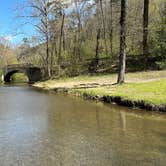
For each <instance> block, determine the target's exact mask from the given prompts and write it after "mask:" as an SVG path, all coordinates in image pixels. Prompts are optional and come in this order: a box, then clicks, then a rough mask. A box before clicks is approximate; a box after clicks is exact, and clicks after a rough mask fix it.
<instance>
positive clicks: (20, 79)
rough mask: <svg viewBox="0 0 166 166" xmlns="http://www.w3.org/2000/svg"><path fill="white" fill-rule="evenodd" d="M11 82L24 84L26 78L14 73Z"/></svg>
mask: <svg viewBox="0 0 166 166" xmlns="http://www.w3.org/2000/svg"><path fill="white" fill-rule="evenodd" d="M12 82H14V83H25V82H28V78H27V76H26V75H25V74H23V73H16V74H14V75H13V76H12Z"/></svg>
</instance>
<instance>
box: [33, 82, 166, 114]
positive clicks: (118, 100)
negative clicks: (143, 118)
mask: <svg viewBox="0 0 166 166" xmlns="http://www.w3.org/2000/svg"><path fill="white" fill-rule="evenodd" d="M32 86H33V87H34V88H35V89H38V90H42V91H46V92H54V93H60V94H67V95H74V96H76V97H81V98H83V99H85V100H92V101H96V102H103V103H109V104H117V105H119V106H124V107H127V108H131V109H133V110H134V109H140V110H141V111H145V112H146V111H150V112H158V113H166V104H160V105H156V104H152V103H148V102H146V101H144V100H130V99H126V98H124V97H122V96H111V95H99V94H97V95H93V94H91V93H88V92H86V91H85V90H87V89H83V88H81V89H79V88H74V89H73V88H65V87H64V88H62V87H59V88H52V89H49V88H45V87H39V86H36V85H35V84H33V85H32Z"/></svg>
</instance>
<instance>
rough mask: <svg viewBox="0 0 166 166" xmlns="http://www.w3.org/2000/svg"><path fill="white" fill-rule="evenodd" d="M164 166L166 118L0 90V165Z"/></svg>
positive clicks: (50, 95)
mask: <svg viewBox="0 0 166 166" xmlns="http://www.w3.org/2000/svg"><path fill="white" fill-rule="evenodd" d="M61 165H62V166H135V165H140V166H155V165H156V166H165V165H166V115H161V114H152V113H142V112H141V111H133V110H127V109H125V108H123V107H118V106H114V105H104V104H102V103H94V102H90V101H84V100H83V99H81V98H76V97H69V96H65V95H56V94H53V93H45V92H40V91H36V90H35V89H34V88H32V87H28V86H13V87H10V86H5V87H0V166H61Z"/></svg>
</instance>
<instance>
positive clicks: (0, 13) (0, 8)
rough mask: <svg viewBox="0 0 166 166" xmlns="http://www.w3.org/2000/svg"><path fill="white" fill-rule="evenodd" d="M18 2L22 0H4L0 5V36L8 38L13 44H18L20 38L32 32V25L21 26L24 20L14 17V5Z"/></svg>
mask: <svg viewBox="0 0 166 166" xmlns="http://www.w3.org/2000/svg"><path fill="white" fill-rule="evenodd" d="M20 3H23V0H4V1H2V2H1V5H0V36H1V37H2V36H3V37H5V38H7V39H9V40H10V41H11V42H12V43H13V44H19V43H20V42H21V41H22V38H24V37H29V36H31V35H32V34H33V33H34V29H33V27H32V26H30V25H26V26H22V23H23V22H25V20H22V21H21V20H19V19H16V17H15V16H16V12H15V9H16V6H18V4H20ZM18 31H19V34H18V33H17V32H18ZM20 32H21V33H20ZM16 34H17V35H16Z"/></svg>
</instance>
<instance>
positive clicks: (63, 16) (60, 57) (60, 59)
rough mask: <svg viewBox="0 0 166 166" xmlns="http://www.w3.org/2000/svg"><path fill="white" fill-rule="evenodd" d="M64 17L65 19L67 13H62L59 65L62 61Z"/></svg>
mask: <svg viewBox="0 0 166 166" xmlns="http://www.w3.org/2000/svg"><path fill="white" fill-rule="evenodd" d="M64 19H65V14H64V13H62V23H61V29H60V39H59V56H58V65H60V64H61V61H62V38H63V27H64Z"/></svg>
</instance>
